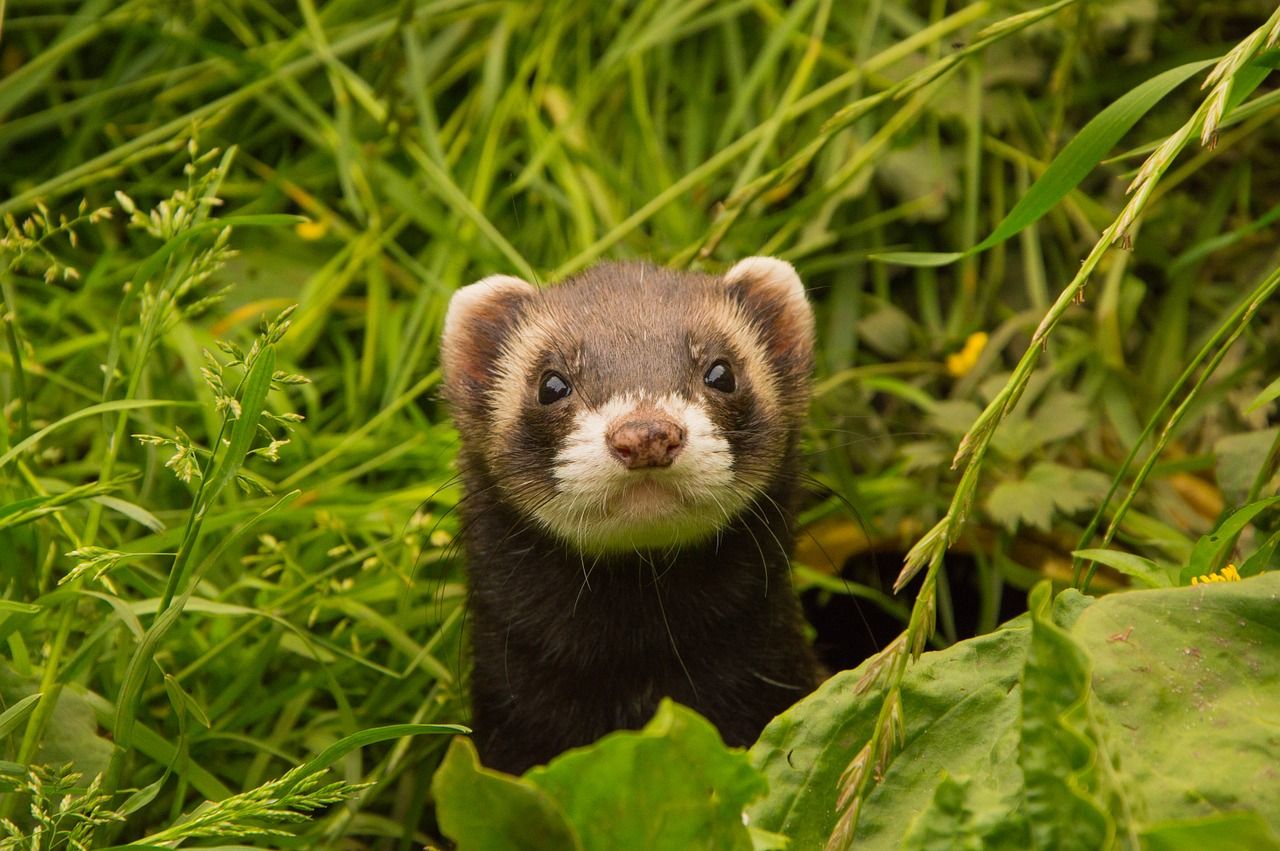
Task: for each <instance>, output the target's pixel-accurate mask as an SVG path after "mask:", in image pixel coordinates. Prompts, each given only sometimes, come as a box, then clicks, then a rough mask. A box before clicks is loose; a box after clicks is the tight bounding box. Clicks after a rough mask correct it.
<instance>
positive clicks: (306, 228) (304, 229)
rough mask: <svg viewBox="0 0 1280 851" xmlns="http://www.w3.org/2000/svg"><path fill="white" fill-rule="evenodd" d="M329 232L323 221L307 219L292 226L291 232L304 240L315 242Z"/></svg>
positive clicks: (326, 224)
mask: <svg viewBox="0 0 1280 851" xmlns="http://www.w3.org/2000/svg"><path fill="white" fill-rule="evenodd" d="M328 230H329V225H328V223H326V222H323V221H319V222H318V221H315V220H314V219H308V220H307V221H305V222H298V223H297V224H296V225H294V226H293V232H294V233H296V234H297V235H298V236H300V237H302V238H303V239H306V240H311V241H314V240H317V239H320V238H321V237H322V236H324V235H325V234H326V233H327V232H328Z"/></svg>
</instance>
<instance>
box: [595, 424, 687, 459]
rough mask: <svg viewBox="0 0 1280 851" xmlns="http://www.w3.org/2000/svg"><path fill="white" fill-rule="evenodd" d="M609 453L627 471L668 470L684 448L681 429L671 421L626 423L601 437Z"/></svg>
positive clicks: (682, 430) (616, 426)
mask: <svg viewBox="0 0 1280 851" xmlns="http://www.w3.org/2000/svg"><path fill="white" fill-rule="evenodd" d="M605 442H606V443H608V444H609V450H610V451H611V452H612V453H613V455H614V457H615V458H617V459H618V460H619V461H621V462H622V464H623V465H624V466H625V467H626V468H627V469H628V470H640V469H643V468H645V467H670V466H671V462H672V461H674V460H676V456H677V455H679V454H680V450H681V449H683V448H684V429H683V428H681V427H680V426H679V425H677V424H676V423H674V422H672V421H671V420H665V419H646V420H626V421H625V422H622V423H619V424H618V425H615V426H614V427H613V428H611V429H609V433H608V434H607V435H605Z"/></svg>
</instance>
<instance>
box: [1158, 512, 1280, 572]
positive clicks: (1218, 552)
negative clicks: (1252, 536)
mask: <svg viewBox="0 0 1280 851" xmlns="http://www.w3.org/2000/svg"><path fill="white" fill-rule="evenodd" d="M1277 502H1280V496H1272V497H1268V498H1267V499H1259V500H1257V501H1255V502H1251V503H1249V504H1248V505H1242V506H1240V507H1239V508H1237V509H1236V510H1235V511H1233V512H1231V514H1229V515H1228V516H1227V517H1226V519H1224V520H1223V521H1222V522H1221V523H1219V524H1218V528H1216V529H1214V530H1213V531H1212V532H1210V533H1209V534H1208V535H1204V536H1203V537H1201V538H1200V540H1198V541H1196V545H1195V549H1193V550H1192V551H1191V560H1190V561H1189V562H1188V563H1187V566H1186V567H1184V568H1182V573H1181V574H1180V575H1179V576H1178V582H1179V583H1180V584H1182V585H1186V584H1188V583H1190V582H1191V579H1192V577H1195V576H1203V575H1205V574H1208V573H1213V572H1214V571H1216V570H1217V569H1218V567H1219V566H1220V563H1221V559H1222V558H1223V555H1224V553H1223V549H1224V548H1226V547H1227V546H1229V545H1230V544H1232V543H1233V542H1234V541H1235V539H1236V536H1237V535H1239V534H1240V532H1242V531H1243V530H1244V527H1246V526H1248V525H1249V524H1250V523H1252V522H1253V518H1254V517H1257V516H1258V515H1259V514H1260V513H1262V512H1263V511H1265V510H1266V509H1268V508H1270V507H1271V506H1273V505H1275V504H1276V503H1277Z"/></svg>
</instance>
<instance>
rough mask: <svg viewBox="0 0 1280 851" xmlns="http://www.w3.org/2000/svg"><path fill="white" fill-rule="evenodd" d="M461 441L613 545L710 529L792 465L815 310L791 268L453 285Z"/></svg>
mask: <svg viewBox="0 0 1280 851" xmlns="http://www.w3.org/2000/svg"><path fill="white" fill-rule="evenodd" d="M442 360H443V367H444V376H445V377H444V384H445V392H446V395H447V397H448V400H449V402H450V407H451V408H452V411H453V415H454V420H455V422H456V423H457V425H458V428H459V431H460V432H461V434H462V439H463V452H464V457H465V459H466V463H467V464H470V465H478V466H479V467H480V468H481V469H482V470H483V472H484V473H485V476H484V478H485V479H486V480H487V482H488V483H489V484H487V485H486V486H490V485H491V486H492V487H495V488H497V490H498V493H497V494H493V495H492V497H493V498H495V499H499V498H500V499H502V500H503V501H505V502H506V503H508V504H509V505H511V506H512V507H513V508H515V509H516V510H517V511H518V512H519V513H520V514H522V515H524V516H525V517H527V518H530V519H532V520H534V521H536V522H537V523H538V524H539V525H541V526H542V527H543V528H544V529H546V530H547V531H549V532H551V533H552V534H554V535H555V536H556V537H558V538H560V539H561V540H563V541H565V542H566V543H568V544H569V545H571V546H573V547H575V548H577V549H579V550H582V551H585V552H595V553H603V552H610V551H619V550H637V549H650V548H667V547H672V546H678V545H682V544H688V543H692V542H695V541H699V540H702V539H706V538H709V537H711V536H713V535H714V534H715V533H716V532H717V531H718V530H720V529H722V528H723V527H724V526H725V525H726V524H727V523H728V522H729V521H731V520H732V519H733V518H734V517H735V516H737V515H738V514H739V513H741V512H742V511H744V510H745V509H747V507H748V506H749V505H750V504H751V503H752V502H753V501H754V500H755V499H757V498H758V497H759V496H760V495H761V494H762V493H764V491H765V490H766V489H767V488H768V487H769V486H770V484H772V483H773V481H774V480H775V479H776V478H777V476H778V475H779V473H780V472H781V468H782V465H783V463H784V458H786V456H787V455H788V453H789V452H790V451H791V449H792V448H793V446H794V443H795V438H796V432H797V430H798V428H799V425H800V423H801V422H802V421H803V419H804V416H805V411H806V408H807V406H808V401H809V374H810V371H811V370H812V364H813V314H812V311H811V310H810V307H809V303H808V301H807V299H806V298H805V292H804V286H803V285H802V284H801V282H800V279H799V277H798V276H797V275H796V272H795V269H793V268H792V267H791V265H790V264H789V263H786V262H784V261H781V260H776V259H773V258H771V257H751V258H748V259H746V260H743V261H741V262H740V263H738V264H737V265H735V266H734V267H733V268H732V269H730V270H729V271H728V272H727V273H726V274H724V275H723V276H720V277H714V276H710V275H702V274H697V273H692V272H677V271H672V270H668V269H662V268H657V267H654V266H650V265H645V264H636V263H619V264H614V263H610V264H601V265H599V266H595V267H593V268H591V269H589V270H587V271H586V272H583V273H581V274H579V275H578V276H576V277H574V278H572V279H570V280H567V281H565V282H563V283H561V284H558V285H556V286H553V287H549V288H546V289H539V288H536V287H534V286H533V285H532V284H529V283H527V282H525V281H522V280H520V279H518V278H512V277H507V276H495V277H490V278H485V279H484V280H482V281H479V282H477V283H474V284H471V285H470V286H467V287H463V288H462V289H460V290H458V291H457V293H455V294H454V296H453V300H452V301H451V302H450V304H449V312H448V315H447V317H446V319H445V328H444V339H443V344H442Z"/></svg>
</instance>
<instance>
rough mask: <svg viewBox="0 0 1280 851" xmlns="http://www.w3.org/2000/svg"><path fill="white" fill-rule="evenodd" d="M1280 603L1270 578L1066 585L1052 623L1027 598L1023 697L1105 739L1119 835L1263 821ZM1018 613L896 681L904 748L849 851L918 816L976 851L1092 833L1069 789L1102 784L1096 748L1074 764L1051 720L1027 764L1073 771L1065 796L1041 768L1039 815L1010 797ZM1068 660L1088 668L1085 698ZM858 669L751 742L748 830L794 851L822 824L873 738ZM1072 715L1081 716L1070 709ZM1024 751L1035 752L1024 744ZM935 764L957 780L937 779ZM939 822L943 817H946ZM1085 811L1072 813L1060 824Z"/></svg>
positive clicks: (1087, 815) (1017, 709)
mask: <svg viewBox="0 0 1280 851" xmlns="http://www.w3.org/2000/svg"><path fill="white" fill-rule="evenodd" d="M1040 594H1041V595H1043V594H1044V592H1040ZM1277 599H1280V573H1275V574H1267V575H1264V576H1260V577H1255V578H1252V579H1246V580H1244V581H1242V582H1229V583H1226V582H1224V583H1215V584H1213V585H1207V586H1196V587H1194V588H1186V587H1184V588H1168V589H1158V590H1144V591H1129V592H1123V593H1118V594H1112V595H1109V596H1107V597H1104V598H1102V599H1101V600H1097V601H1095V602H1092V603H1091V604H1090V603H1089V598H1086V597H1083V596H1081V595H1079V594H1076V593H1075V592H1070V591H1068V592H1063V594H1061V595H1059V597H1058V599H1057V600H1056V601H1055V604H1054V617H1053V628H1049V629H1047V628H1046V626H1047V625H1048V624H1049V622H1048V621H1047V620H1046V619H1045V617H1044V605H1045V600H1044V599H1043V596H1041V597H1040V598H1038V599H1037V601H1036V602H1037V603H1038V604H1039V608H1038V609H1037V610H1036V611H1037V613H1038V616H1039V622H1038V623H1037V627H1038V628H1039V629H1040V630H1041V633H1042V634H1041V636H1039V637H1040V638H1042V639H1047V640H1042V641H1041V648H1040V650H1038V651H1037V652H1036V656H1035V658H1033V659H1032V660H1031V664H1029V665H1028V670H1029V671H1030V673H1029V677H1030V679H1028V680H1027V682H1028V688H1029V689H1032V691H1033V694H1036V695H1038V697H1036V698H1035V700H1036V701H1039V702H1040V707H1041V709H1045V708H1046V707H1047V708H1050V709H1051V708H1052V707H1058V708H1067V709H1069V710H1070V711H1068V712H1066V714H1065V716H1064V715H1062V714H1061V713H1059V715H1058V716H1057V718H1058V722H1064V721H1065V723H1066V724H1067V725H1068V726H1070V727H1075V728H1076V729H1077V730H1079V729H1081V728H1082V727H1081V725H1088V729H1091V730H1094V729H1096V730H1100V731H1102V736H1101V740H1102V741H1105V742H1106V745H1107V752H1106V753H1107V755H1108V756H1110V757H1111V763H1112V767H1111V769H1110V774H1109V775H1107V776H1108V777H1109V779H1107V780H1106V783H1105V786H1106V788H1105V792H1106V793H1107V794H1108V795H1123V796H1124V798H1126V799H1128V801H1127V803H1126V808H1127V811H1128V812H1129V813H1131V814H1133V818H1134V819H1136V820H1138V823H1134V824H1130V825H1128V827H1129V828H1131V829H1132V830H1133V831H1136V832H1138V833H1142V831H1143V830H1144V829H1145V828H1146V827H1147V826H1150V827H1152V829H1153V830H1155V829H1156V828H1159V829H1160V830H1163V829H1164V827H1165V826H1164V825H1162V824H1161V823H1162V822H1165V821H1166V820H1169V819H1186V818H1192V817H1202V816H1203V817H1208V816H1214V815H1219V814H1221V813H1226V812H1252V813H1255V814H1257V815H1259V816H1261V817H1262V818H1263V819H1264V820H1269V822H1270V824H1271V829H1272V830H1273V831H1274V830H1275V829H1276V822H1277V821H1280V784H1277V783H1275V782H1274V779H1275V778H1274V772H1275V766H1276V765H1280V739H1278V738H1277V737H1276V736H1275V735H1273V734H1272V732H1271V730H1272V728H1273V727H1274V719H1275V718H1276V717H1280V687H1277V685H1276V684H1277V683H1280V630H1278V629H1277V628H1276V622H1277V621H1276V600H1277ZM1031 620H1032V619H1031V618H1030V617H1027V616H1024V617H1020V618H1016V619H1015V620H1014V621H1011V622H1010V623H1009V624H1007V625H1006V626H1004V627H1002V628H1001V629H1000V630H998V631H996V632H994V633H992V634H990V635H985V636H981V637H979V638H975V639H970V640H968V641H963V642H960V643H959V644H956V645H954V646H952V647H949V648H947V649H946V650H942V651H937V652H930V653H925V654H923V655H922V656H921V657H920V660H919V661H918V662H917V663H915V664H914V665H913V666H912V667H911V668H909V669H908V673H907V676H906V679H905V680H904V681H903V684H902V700H903V711H904V714H905V723H906V735H905V739H906V741H905V744H904V745H903V747H902V748H901V749H900V750H899V751H897V753H896V755H895V756H894V758H893V760H892V761H891V762H890V763H889V766H888V769H887V771H886V772H885V775H884V778H883V779H882V780H881V781H880V782H879V783H878V784H877V785H875V786H874V787H873V788H872V790H871V792H870V794H869V795H868V796H867V799H866V801H865V803H864V805H863V809H862V812H861V815H860V818H859V822H858V828H857V831H856V833H855V836H854V847H856V848H858V849H859V851H863V849H889V848H899V847H900V846H901V844H902V842H903V840H904V838H905V837H906V834H907V831H908V830H909V829H910V830H913V831H925V833H924V834H920V833H914V834H913V835H912V837H911V841H912V842H917V843H920V842H922V841H923V840H924V839H927V838H928V836H929V834H928V831H929V830H930V829H931V828H926V827H923V826H921V821H918V819H924V818H925V817H924V816H922V815H921V814H922V813H931V815H929V816H928V817H927V818H928V820H929V821H930V822H931V823H932V829H934V830H936V831H938V832H940V833H942V834H945V833H946V831H948V830H950V831H951V832H952V834H953V835H954V836H957V837H960V838H961V839H963V837H964V836H966V835H967V832H968V830H969V827H968V826H967V825H972V826H973V828H974V829H975V830H977V832H978V834H979V835H980V836H981V837H982V841H983V846H984V847H987V848H1027V847H1030V846H1031V841H1030V836H1029V835H1025V834H1024V833H1023V832H1024V831H1026V830H1027V829H1028V824H1032V825H1035V824H1036V823H1037V822H1038V823H1039V825H1040V826H1039V827H1037V828H1036V829H1037V830H1038V831H1039V832H1040V835H1041V838H1042V839H1043V835H1042V834H1044V833H1045V832H1047V829H1046V828H1045V827H1044V825H1050V826H1054V825H1056V826H1057V827H1059V828H1063V829H1065V826H1067V825H1074V826H1073V828H1072V829H1073V830H1074V831H1077V832H1076V833H1073V834H1072V836H1079V837H1089V836H1090V834H1089V833H1088V832H1087V831H1088V830H1089V829H1093V830H1094V831H1096V829H1097V825H1098V822H1097V818H1096V817H1097V813H1096V812H1095V811H1094V808H1093V807H1091V806H1089V805H1088V801H1087V799H1085V801H1084V805H1083V807H1082V805H1081V800H1082V799H1081V797H1080V795H1079V794H1078V793H1079V792H1081V791H1087V790H1088V789H1089V788H1093V787H1090V786H1089V784H1088V782H1086V781H1088V779H1089V773H1090V772H1091V771H1093V772H1098V777H1097V779H1098V780H1099V783H1101V777H1102V776H1103V772H1102V771H1101V768H1100V766H1099V763H1098V762H1097V761H1096V760H1101V759H1103V758H1104V757H1103V754H1102V752H1101V751H1099V753H1098V755H1097V757H1096V760H1095V761H1094V762H1092V763H1089V762H1087V761H1086V762H1085V763H1081V762H1079V758H1080V757H1081V756H1084V757H1086V758H1087V757H1088V756H1089V753H1088V751H1089V745H1088V743H1087V741H1086V742H1085V744H1084V746H1083V748H1081V746H1080V743H1079V741H1078V740H1073V739H1072V738H1071V737H1067V738H1066V739H1065V740H1064V739H1062V738H1060V736H1059V734H1060V732H1061V731H1062V730H1063V729H1064V728H1063V727H1062V726H1061V723H1059V724H1058V725H1057V726H1056V727H1054V728H1053V729H1048V730H1047V732H1048V733H1050V734H1051V735H1049V736H1047V737H1045V736H1042V737H1041V742H1040V744H1041V745H1052V746H1053V747H1047V746H1046V747H1044V748H1041V749H1040V750H1038V751H1037V752H1036V753H1037V756H1036V758H1035V759H1032V760H1031V764H1032V766H1034V767H1035V769H1036V771H1045V770H1047V768H1048V766H1049V765H1050V764H1051V763H1052V764H1059V765H1063V766H1069V767H1068V768H1065V769H1063V772H1064V773H1063V774H1062V777H1063V778H1073V779H1071V780H1070V782H1067V783H1066V784H1065V785H1066V786H1067V787H1068V791H1067V792H1066V793H1064V792H1063V791H1062V790H1061V785H1062V784H1058V785H1059V789H1058V790H1057V791H1056V792H1049V793H1048V794H1044V792H1045V790H1046V789H1047V788H1048V787H1049V785H1053V784H1052V778H1051V777H1048V775H1045V774H1041V775H1039V776H1037V777H1035V778H1034V782H1033V783H1032V784H1031V786H1032V788H1034V789H1038V790H1040V792H1041V793H1042V794H1041V797H1040V798H1038V799H1035V806H1036V807H1037V808H1038V809H1037V811H1038V812H1040V813H1041V815H1040V816H1039V818H1038V819H1035V818H1029V816H1030V812H1031V810H1030V809H1029V808H1028V807H1029V806H1030V802H1028V803H1027V804H1026V805H1024V804H1023V798H1024V795H1026V794H1027V792H1028V790H1027V788H1026V786H1024V782H1023V772H1022V771H1021V770H1020V769H1019V766H1018V754H1019V751H1020V750H1021V749H1022V743H1021V742H1020V732H1021V729H1022V723H1021V708H1022V700H1023V698H1022V688H1021V685H1020V674H1021V672H1022V668H1023V665H1024V663H1026V662H1027V661H1028V655H1027V654H1028V650H1029V648H1030V646H1031V639H1030V631H1031V625H1030V624H1031ZM1045 633H1048V635H1047V636H1046V635H1044V634H1045ZM1068 634H1069V638H1067V635H1068ZM1072 648H1074V649H1072ZM1082 654H1083V655H1082ZM1082 659H1087V664H1089V665H1090V666H1091V667H1092V677H1091V678H1090V680H1089V681H1088V686H1087V688H1086V687H1085V685H1084V680H1082V679H1081V676H1080V668H1079V664H1080V663H1081V661H1082ZM864 670H865V665H864V666H863V667H862V668H860V669H858V670H855V671H849V672H844V673H841V674H837V675H836V676H835V677H832V678H831V679H830V680H828V681H827V682H826V683H825V684H823V686H821V687H820V688H819V689H818V690H817V691H816V692H815V693H814V694H812V695H810V696H809V697H808V698H806V699H805V700H803V701H801V702H800V703H799V704H797V705H796V706H794V707H792V708H791V709H790V710H788V711H787V712H785V713H783V714H782V715H780V716H779V717H778V718H776V719H774V721H773V722H772V723H771V724H770V725H769V727H768V728H766V730H765V731H764V734H763V735H762V736H761V738H760V741H759V742H757V743H756V745H755V747H754V748H752V750H751V756H752V759H753V761H754V762H755V764H756V765H758V766H759V767H760V768H761V769H762V770H763V771H764V773H765V776H766V778H767V779H768V780H769V786H770V794H769V795H768V796H767V797H766V798H765V799H763V800H762V801H759V802H757V803H756V804H754V805H753V806H752V807H751V810H750V813H751V816H752V824H753V825H756V826H759V827H761V828H764V829H766V830H772V831H776V832H779V833H782V834H785V835H787V836H790V837H791V839H792V842H793V847H796V848H821V847H822V846H823V845H824V844H825V843H826V840H827V837H828V836H829V835H830V832H831V830H832V828H833V826H834V825H835V821H836V818H837V817H838V814H839V813H838V809H837V799H838V796H839V793H840V787H841V781H840V777H841V773H842V772H843V770H844V769H845V767H846V765H847V764H848V761H849V759H850V758H851V757H852V756H853V755H854V754H855V753H856V752H857V750H858V749H859V748H860V747H861V746H862V744H863V743H865V742H866V741H867V739H868V737H869V736H870V734H871V731H872V725H873V724H874V723H875V720H876V715H877V712H878V710H879V706H880V696H879V695H878V694H877V693H876V692H875V690H874V689H872V690H870V691H868V692H866V693H862V694H859V693H858V692H857V691H856V689H855V688H854V684H855V683H857V681H858V680H859V679H860V678H861V675H862V673H863V672H864ZM1055 680H1056V681H1055ZM1084 693H1088V694H1089V698H1088V701H1087V705H1080V704H1079V701H1078V700H1076V701H1075V703H1074V705H1075V707H1076V708H1075V709H1074V710H1071V709H1070V708H1071V707H1072V705H1073V702H1072V701H1073V698H1072V695H1080V694H1084ZM1046 696H1048V697H1049V698H1051V699H1050V700H1048V701H1047V702H1046V701H1045V697H1046ZM1086 708H1087V717H1088V718H1089V719H1091V720H1085V717H1086V716H1085V715H1084V714H1083V713H1081V710H1083V709H1086ZM1045 717H1047V716H1045ZM1073 741H1074V742H1075V744H1072V742H1073ZM1029 745H1030V746H1032V749H1033V750H1035V746H1036V742H1035V741H1033V742H1031V743H1029ZM1054 747H1056V748H1058V749H1057V750H1054ZM1073 751H1074V753H1073ZM1072 757H1074V759H1072ZM1026 759H1027V756H1024V762H1025V761H1026ZM1055 760H1056V762H1055ZM1037 763H1040V764H1037ZM944 772H945V774H946V775H947V776H948V777H951V778H954V780H953V781H946V780H943V779H942V778H943V775H944ZM952 782H953V783H955V784H957V785H959V786H963V787H965V789H966V790H967V791H966V794H965V795H964V798H963V800H962V801H960V802H957V801H956V800H954V797H951V796H954V789H940V788H939V787H940V785H946V784H948V783H952ZM1113 783H1114V786H1113V785H1112V784H1113ZM1102 791H1103V790H1099V795H1101V794H1102ZM958 807H963V808H964V809H965V810H967V811H969V812H970V813H972V820H971V821H969V820H968V818H969V817H968V816H963V814H961V813H959V811H958V809H957V808H958ZM1115 812H1116V813H1117V815H1116V817H1117V819H1122V818H1124V815H1123V814H1122V813H1120V812H1119V810H1117V811H1115ZM948 813H950V814H951V816H954V817H955V818H952V819H951V821H950V822H947V818H948ZM1082 815H1083V820H1082V821H1078V822H1071V821H1070V818H1071V817H1075V818H1080V817H1081V816H1082ZM962 816H963V817H962ZM913 824H914V825H915V826H914V827H912V825H913ZM948 824H949V825H950V826H949V827H948ZM1153 835H1154V834H1153ZM1202 835H1203V834H1202ZM1246 835H1249V834H1246ZM1104 838H1105V837H1104ZM1070 840H1071V837H1067V841H1068V842H1069V841H1070ZM1064 844H1066V843H1064ZM926 847H927V846H926ZM1094 847H1097V846H1094ZM1168 847H1171V848H1172V847H1184V846H1168ZM1201 847H1212V846H1209V845H1202V846H1201ZM1227 847H1232V846H1227ZM1260 847H1264V848H1265V847H1267V846H1265V845H1264V846H1260Z"/></svg>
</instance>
